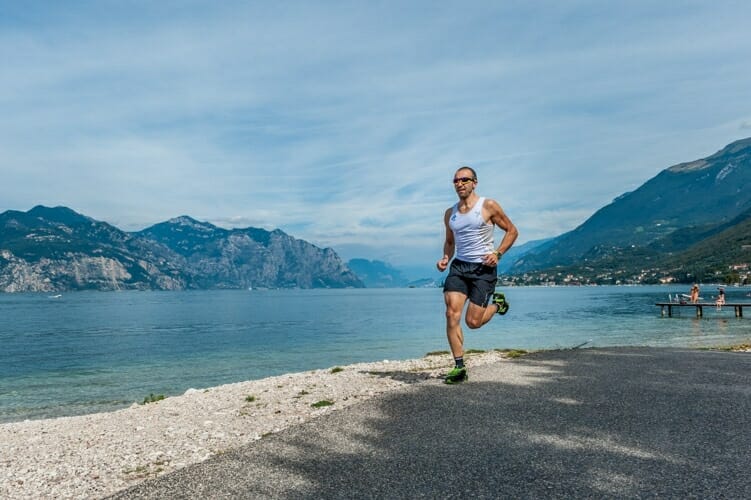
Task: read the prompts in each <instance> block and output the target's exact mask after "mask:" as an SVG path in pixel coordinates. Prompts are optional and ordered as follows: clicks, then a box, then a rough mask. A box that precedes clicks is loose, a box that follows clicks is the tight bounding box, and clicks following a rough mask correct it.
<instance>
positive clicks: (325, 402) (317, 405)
mask: <svg viewBox="0 0 751 500" xmlns="http://www.w3.org/2000/svg"><path fill="white" fill-rule="evenodd" d="M333 404H334V402H333V401H328V400H326V399H324V400H323V401H319V402H317V403H313V404H312V405H310V406H312V407H313V408H323V407H324V406H331V405H333Z"/></svg>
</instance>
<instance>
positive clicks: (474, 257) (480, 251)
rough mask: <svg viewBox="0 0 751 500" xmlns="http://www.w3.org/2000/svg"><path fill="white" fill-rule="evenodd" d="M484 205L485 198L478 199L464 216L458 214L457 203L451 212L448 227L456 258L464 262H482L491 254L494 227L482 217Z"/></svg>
mask: <svg viewBox="0 0 751 500" xmlns="http://www.w3.org/2000/svg"><path fill="white" fill-rule="evenodd" d="M484 203H485V198H484V197H482V198H480V199H479V200H477V203H475V205H474V206H473V207H472V208H471V209H470V210H469V212H467V213H466V214H463V213H461V212H459V203H458V202H457V204H456V205H454V207H453V209H452V210H451V217H449V227H450V228H451V231H453V233H454V243H455V248H456V258H457V259H459V260H463V261H464V262H482V261H483V259H484V258H485V256H486V255H487V254H489V253H492V252H493V228H494V227H495V226H494V224H493V223H492V222H485V219H484V218H483V216H482V207H483V205H484Z"/></svg>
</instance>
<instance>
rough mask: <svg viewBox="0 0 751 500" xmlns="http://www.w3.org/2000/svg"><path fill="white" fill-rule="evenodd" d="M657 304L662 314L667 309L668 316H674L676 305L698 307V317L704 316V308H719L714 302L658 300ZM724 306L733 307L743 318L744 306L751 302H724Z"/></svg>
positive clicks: (749, 304) (749, 305)
mask: <svg viewBox="0 0 751 500" xmlns="http://www.w3.org/2000/svg"><path fill="white" fill-rule="evenodd" d="M655 305H656V306H660V308H661V313H662V316H665V311H666V310H667V313H668V314H667V315H668V317H670V318H672V317H673V308H674V307H695V308H696V317H697V318H701V317H703V316H704V308H705V307H712V308H715V309H716V308H717V304H715V303H714V302H696V303H691V302H657V303H656V304H655ZM722 307H723V308H725V307H732V308H733V310H734V311H735V317H736V318H742V317H743V308H744V307H751V302H746V303H741V302H725V303H724V304H722Z"/></svg>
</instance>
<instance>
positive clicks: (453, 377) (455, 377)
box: [444, 366, 469, 384]
mask: <svg viewBox="0 0 751 500" xmlns="http://www.w3.org/2000/svg"><path fill="white" fill-rule="evenodd" d="M467 379H469V375H467V367H466V366H463V367H461V368H459V367H458V366H455V367H454V368H453V369H452V370H451V371H450V372H448V375H446V378H445V379H444V382H445V383H447V384H458V383H461V382H464V381H465V380H467Z"/></svg>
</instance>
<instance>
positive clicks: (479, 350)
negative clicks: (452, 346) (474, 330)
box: [464, 349, 486, 354]
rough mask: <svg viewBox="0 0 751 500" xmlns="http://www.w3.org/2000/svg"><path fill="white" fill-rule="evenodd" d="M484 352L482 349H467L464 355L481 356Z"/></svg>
mask: <svg viewBox="0 0 751 500" xmlns="http://www.w3.org/2000/svg"><path fill="white" fill-rule="evenodd" d="M484 352H486V351H485V350H484V349H467V350H466V351H464V354H482V353H484Z"/></svg>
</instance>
